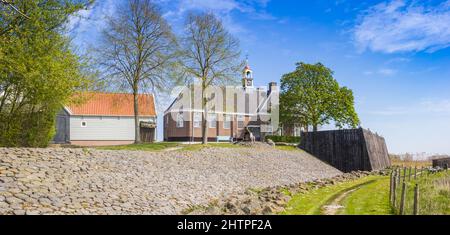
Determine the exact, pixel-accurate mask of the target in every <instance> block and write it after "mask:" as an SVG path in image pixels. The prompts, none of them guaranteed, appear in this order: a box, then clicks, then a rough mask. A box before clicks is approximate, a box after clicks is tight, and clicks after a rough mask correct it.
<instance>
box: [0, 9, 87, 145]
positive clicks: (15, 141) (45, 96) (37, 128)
mask: <svg viewBox="0 0 450 235" xmlns="http://www.w3.org/2000/svg"><path fill="white" fill-rule="evenodd" d="M91 3H92V1H80V0H77V1H69V0H66V1H59V0H28V1H14V8H12V7H11V6H10V5H9V4H7V5H6V4H5V5H1V6H0V65H1V66H0V130H1V131H0V146H39V147H40V146H46V145H47V144H48V142H49V141H50V140H51V138H52V137H53V134H54V129H55V128H54V122H55V115H56V113H57V112H58V111H59V110H61V108H62V105H63V104H65V103H68V102H70V98H71V97H72V95H73V94H74V93H75V92H77V91H80V90H84V89H86V88H87V86H88V85H89V79H87V76H86V74H85V73H84V65H83V63H81V62H80V58H79V57H78V56H76V55H75V54H74V53H73V52H72V51H71V49H70V41H69V39H68V38H67V37H66V36H65V35H64V32H65V30H64V26H65V25H66V23H67V21H68V19H69V16H70V15H72V14H74V13H76V12H77V11H79V10H81V9H83V8H85V7H87V6H88V5H89V4H91ZM25 16H26V17H25Z"/></svg>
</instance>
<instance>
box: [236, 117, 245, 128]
mask: <svg viewBox="0 0 450 235" xmlns="http://www.w3.org/2000/svg"><path fill="white" fill-rule="evenodd" d="M237 123H238V125H237V126H238V128H239V129H242V128H244V116H242V115H239V116H237Z"/></svg>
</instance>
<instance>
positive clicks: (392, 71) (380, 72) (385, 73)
mask: <svg viewBox="0 0 450 235" xmlns="http://www.w3.org/2000/svg"><path fill="white" fill-rule="evenodd" d="M396 73H397V70H395V69H390V68H381V69H378V70H376V71H370V70H368V71H364V72H363V74H364V75H366V76H371V75H382V76H392V75H395V74H396Z"/></svg>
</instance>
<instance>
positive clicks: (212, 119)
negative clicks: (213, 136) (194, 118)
mask: <svg viewBox="0 0 450 235" xmlns="http://www.w3.org/2000/svg"><path fill="white" fill-rule="evenodd" d="M208 121H209V128H216V127H217V115H216V114H215V113H210V114H208Z"/></svg>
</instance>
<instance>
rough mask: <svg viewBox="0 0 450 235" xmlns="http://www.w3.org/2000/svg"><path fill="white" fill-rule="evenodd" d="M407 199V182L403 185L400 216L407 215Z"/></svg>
mask: <svg viewBox="0 0 450 235" xmlns="http://www.w3.org/2000/svg"><path fill="white" fill-rule="evenodd" d="M405 199H406V182H405V181H403V185H402V198H401V199H400V215H403V214H404V213H405Z"/></svg>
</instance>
